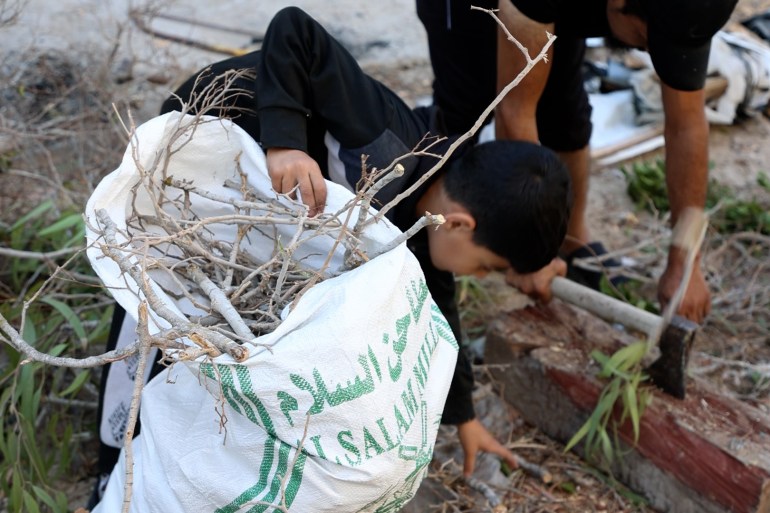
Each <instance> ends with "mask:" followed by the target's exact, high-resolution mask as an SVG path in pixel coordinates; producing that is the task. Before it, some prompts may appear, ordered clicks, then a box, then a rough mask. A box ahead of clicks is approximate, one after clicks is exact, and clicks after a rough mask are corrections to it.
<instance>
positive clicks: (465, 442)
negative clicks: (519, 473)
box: [457, 419, 519, 477]
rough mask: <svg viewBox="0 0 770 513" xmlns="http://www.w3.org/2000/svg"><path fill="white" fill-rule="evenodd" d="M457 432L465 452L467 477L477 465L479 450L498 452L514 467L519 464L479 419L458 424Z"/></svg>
mask: <svg viewBox="0 0 770 513" xmlns="http://www.w3.org/2000/svg"><path fill="white" fill-rule="evenodd" d="M457 434H458V436H459V437H460V445H462V448H463V453H464V454H465V462H464V464H463V474H464V475H465V476H466V477H467V476H470V475H471V474H472V473H473V469H474V468H475V467H476V454H477V453H478V452H479V451H483V452H488V453H490V454H497V455H498V456H500V457H501V458H502V459H504V460H505V462H506V463H507V464H508V466H509V467H510V468H512V469H514V468H517V467H518V466H519V464H518V463H516V457H515V456H514V455H513V453H512V452H511V451H509V450H508V449H506V448H505V447H504V446H503V444H501V443H500V442H498V441H497V440H496V439H495V437H494V436H492V433H490V432H489V431H487V428H485V427H484V425H483V424H482V423H481V422H480V421H479V419H473V420H469V421H467V422H463V423H462V424H460V425H459V426H457Z"/></svg>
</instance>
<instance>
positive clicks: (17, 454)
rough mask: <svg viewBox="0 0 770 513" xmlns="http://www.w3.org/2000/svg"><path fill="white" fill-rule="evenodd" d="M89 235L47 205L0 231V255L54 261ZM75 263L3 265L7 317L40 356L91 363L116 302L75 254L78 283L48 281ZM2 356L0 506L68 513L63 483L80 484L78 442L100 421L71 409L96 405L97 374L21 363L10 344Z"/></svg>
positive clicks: (74, 217)
mask: <svg viewBox="0 0 770 513" xmlns="http://www.w3.org/2000/svg"><path fill="white" fill-rule="evenodd" d="M83 241H84V225H83V220H82V216H81V215H80V213H79V212H74V211H64V212H59V211H57V209H56V206H55V205H54V203H53V202H52V201H46V202H44V203H42V204H40V205H39V206H37V207H36V208H34V209H32V210H31V211H30V212H29V213H27V214H26V215H24V216H22V217H21V218H19V219H18V220H17V221H16V222H14V223H13V224H11V225H3V226H2V227H0V246H2V247H5V248H11V249H16V250H20V251H25V252H41V253H49V252H52V251H57V250H61V249H64V248H73V249H74V250H76V249H78V248H79V247H81V246H82V244H83ZM67 258H68V256H67V255H64V256H62V257H59V258H57V263H53V262H52V261H50V260H47V259H39V258H24V257H12V258H5V259H4V264H3V266H2V268H0V282H2V283H5V284H6V285H7V288H3V289H0V314H2V315H3V317H5V319H7V320H8V321H9V322H10V323H11V324H12V325H14V326H16V327H17V328H18V329H19V332H20V333H21V335H22V336H23V338H24V340H25V341H27V342H28V343H30V344H31V345H33V346H34V347H35V348H36V349H38V350H39V351H42V352H45V353H48V354H51V355H54V356H57V355H63V354H66V355H68V356H87V355H88V354H90V352H89V351H91V352H92V351H93V350H92V349H91V348H92V346H93V345H95V344H103V343H104V341H105V339H106V336H107V332H108V330H109V325H110V321H111V311H112V302H111V300H110V299H109V297H108V296H107V295H106V294H105V293H104V291H103V290H102V289H101V288H100V287H97V286H95V285H94V284H91V283H85V282H83V281H82V280H80V279H79V278H78V276H80V275H82V274H85V275H92V271H91V269H90V266H89V265H88V262H87V260H86V259H85V255H84V254H83V253H82V252H80V253H78V252H76V251H75V252H73V253H72V259H71V261H70V262H69V264H68V266H67V268H68V269H69V270H70V271H72V272H74V273H80V274H76V275H74V277H73V275H68V274H67V273H62V275H61V278H58V279H53V280H51V279H49V278H50V277H51V275H52V274H53V273H54V272H55V271H56V269H57V267H58V265H61V264H62V263H64V262H65V260H66V259H67ZM3 347H4V351H3V352H0V418H2V419H3V420H2V422H3V426H2V429H1V430H0V496H4V497H5V507H6V510H7V511H9V512H11V513H17V512H32V513H34V512H38V511H41V512H47V511H51V512H55V513H59V512H62V513H63V512H66V511H68V505H67V497H66V495H65V494H64V493H63V492H62V491H57V490H56V489H55V487H54V483H55V482H56V480H57V479H63V478H70V477H73V476H78V475H82V467H83V457H82V456H81V455H80V454H79V449H80V442H77V441H76V438H77V437H75V436H74V435H75V434H76V433H81V432H85V433H88V434H91V433H94V432H95V429H94V417H95V415H94V413H95V412H94V411H93V410H87V409H83V408H82V407H71V406H69V405H67V404H66V400H68V399H81V400H86V401H90V402H94V401H95V397H94V396H93V395H92V394H91V395H89V394H86V393H85V389H86V388H87V387H89V386H90V388H91V389H92V390H93V389H95V388H94V387H93V386H92V385H94V384H95V381H96V379H97V377H98V375H99V373H98V371H92V370H88V369H69V368H61V367H53V366H48V365H44V364H42V363H24V361H23V356H22V355H21V354H20V353H19V352H17V351H15V350H14V349H13V348H12V347H11V346H9V345H7V344H4V345H3Z"/></svg>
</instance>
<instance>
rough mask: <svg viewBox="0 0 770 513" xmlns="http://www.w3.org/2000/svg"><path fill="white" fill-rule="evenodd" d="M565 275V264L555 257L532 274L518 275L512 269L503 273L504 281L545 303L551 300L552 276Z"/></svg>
mask: <svg viewBox="0 0 770 513" xmlns="http://www.w3.org/2000/svg"><path fill="white" fill-rule="evenodd" d="M566 275H567V263H566V262H565V261H564V260H562V259H561V258H559V257H556V258H554V259H553V260H551V263H549V264H548V265H546V266H545V267H543V268H542V269H540V270H539V271H535V272H533V273H529V274H519V273H517V272H516V271H514V270H513V269H508V271H506V273H505V281H506V282H507V283H508V285H513V286H514V287H516V288H517V289H519V290H520V291H522V292H523V293H525V294H526V295H528V296H530V297H532V298H534V299H538V300H540V301H543V302H545V303H547V302H549V301H550V300H551V281H552V280H553V278H554V276H566Z"/></svg>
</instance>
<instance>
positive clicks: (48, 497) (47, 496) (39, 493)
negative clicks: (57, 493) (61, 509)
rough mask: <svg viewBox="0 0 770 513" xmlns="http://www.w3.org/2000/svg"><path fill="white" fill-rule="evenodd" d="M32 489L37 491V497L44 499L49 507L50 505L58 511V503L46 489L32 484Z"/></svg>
mask: <svg viewBox="0 0 770 513" xmlns="http://www.w3.org/2000/svg"><path fill="white" fill-rule="evenodd" d="M32 490H33V491H34V492H35V495H36V496H37V498H38V499H39V500H41V501H43V502H44V503H45V504H46V505H47V506H48V507H50V508H51V509H52V510H54V511H56V509H57V504H56V501H55V500H54V498H53V497H51V494H49V493H48V492H46V491H45V490H44V489H42V488H40V487H39V486H35V485H32Z"/></svg>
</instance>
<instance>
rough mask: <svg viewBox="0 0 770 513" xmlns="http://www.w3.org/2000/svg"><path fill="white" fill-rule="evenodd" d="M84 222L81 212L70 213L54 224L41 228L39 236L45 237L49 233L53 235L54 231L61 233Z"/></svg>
mask: <svg viewBox="0 0 770 513" xmlns="http://www.w3.org/2000/svg"><path fill="white" fill-rule="evenodd" d="M82 223H83V217H82V216H81V215H80V214H77V213H76V214H69V215H67V216H64V217H62V218H61V219H59V220H58V221H56V222H55V223H54V224H52V225H50V226H47V227H45V228H43V229H42V230H40V232H38V236H40V237H45V236H48V235H53V234H54V233H59V232H61V231H64V230H66V229H68V228H72V227H73V226H76V225H78V224H82Z"/></svg>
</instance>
